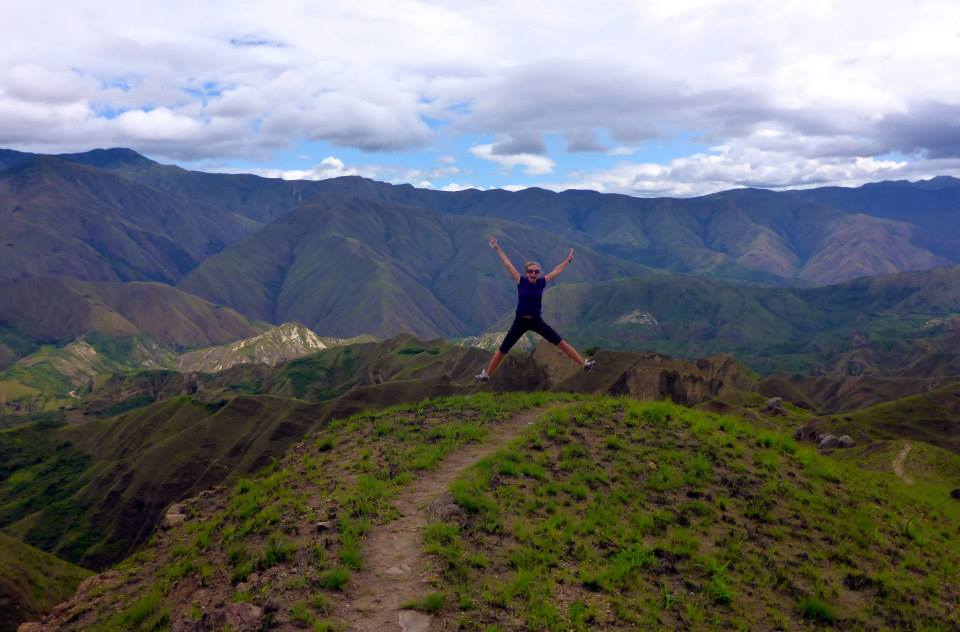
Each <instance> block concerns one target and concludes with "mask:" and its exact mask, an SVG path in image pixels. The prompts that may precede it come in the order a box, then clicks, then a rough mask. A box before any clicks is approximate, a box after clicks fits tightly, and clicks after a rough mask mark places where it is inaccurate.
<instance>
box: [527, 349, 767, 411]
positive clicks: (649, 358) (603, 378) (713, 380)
mask: <svg viewBox="0 0 960 632" xmlns="http://www.w3.org/2000/svg"><path fill="white" fill-rule="evenodd" d="M594 359H595V360H596V361H597V364H596V366H595V368H594V369H593V371H591V372H590V373H589V374H584V373H583V371H582V369H581V368H580V367H578V366H577V365H576V364H575V363H574V362H572V361H571V360H570V358H568V357H567V356H566V355H564V354H563V353H562V352H561V351H559V350H558V349H557V348H556V347H554V346H553V345H549V344H541V345H540V346H538V347H537V349H536V351H535V352H534V353H533V356H532V358H531V360H532V363H533V365H534V367H531V370H532V371H537V372H539V374H540V375H542V378H543V379H544V381H545V382H546V383H545V384H543V385H542V386H543V387H545V388H548V389H550V390H567V391H575V392H582V393H609V394H611V395H625V396H629V397H634V398H636V399H669V400H671V401H674V402H676V403H678V404H684V405H688V406H692V405H696V404H699V403H702V402H705V401H708V400H710V399H713V398H715V397H718V396H721V395H723V394H726V393H729V392H732V391H739V390H749V389H750V388H751V386H752V385H753V381H752V379H751V378H750V377H749V375H748V373H747V372H746V370H745V369H744V368H743V367H742V366H741V365H740V364H739V363H737V362H736V361H735V360H734V359H733V358H732V357H730V356H725V355H716V356H711V357H709V358H701V359H698V360H684V359H680V358H672V357H670V356H667V355H663V354H661V353H654V352H647V353H627V352H614V351H604V350H600V351H598V352H597V353H596V355H595V356H594Z"/></svg>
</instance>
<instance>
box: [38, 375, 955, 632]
mask: <svg viewBox="0 0 960 632" xmlns="http://www.w3.org/2000/svg"><path fill="white" fill-rule="evenodd" d="M518 415H532V417H530V419H532V423H529V424H528V423H527V422H526V421H524V420H525V419H527V418H526V417H522V418H519V419H520V420H521V421H523V423H522V424H520V425H519V426H515V427H514V428H515V432H514V434H513V435H511V437H512V442H509V443H504V444H503V445H505V447H503V448H502V449H499V450H496V451H493V452H491V453H490V454H489V455H487V456H486V457H485V458H482V459H481V460H479V461H478V462H476V463H475V464H473V465H469V462H468V461H467V460H465V458H464V456H463V455H464V454H466V453H469V452H470V451H471V450H473V451H474V453H475V455H476V454H479V453H478V452H477V450H479V449H480V448H481V447H482V446H483V445H484V444H490V443H491V442H492V441H494V438H495V437H500V439H503V437H504V432H505V429H507V428H511V427H512V426H510V424H511V423H514V424H515V423H517V422H516V421H515V420H517V419H518ZM511 420H514V421H511ZM781 423H782V422H779V421H777V419H775V418H757V419H755V420H753V421H748V420H744V419H738V418H735V417H732V416H724V415H718V414H715V413H712V412H708V411H702V410H696V409H691V408H686V407H682V406H678V405H675V404H669V403H665V402H639V401H636V400H631V399H625V398H611V397H605V396H571V395H561V394H548V393H528V394H497V395H492V394H487V393H484V394H478V395H474V396H468V397H453V398H441V399H434V400H427V401H424V402H421V403H419V404H415V405H403V406H399V407H393V408H390V409H387V410H382V411H379V412H368V413H361V414H358V415H355V416H352V417H349V418H346V419H343V420H340V421H337V422H334V423H332V424H330V425H329V426H328V427H326V428H323V429H321V430H320V431H318V432H317V433H315V434H313V435H311V436H309V437H307V439H306V440H304V441H303V442H301V443H299V444H297V445H295V446H293V447H292V448H291V449H290V450H289V451H288V452H287V453H286V455H285V456H284V457H283V458H282V459H280V460H278V461H276V462H275V463H274V464H272V465H271V466H269V467H267V468H266V469H264V470H263V471H261V472H260V473H259V474H257V475H255V476H253V477H250V478H243V479H240V480H238V481H237V482H236V483H235V484H233V485H232V487H230V488H220V489H217V490H213V491H209V492H205V493H203V494H201V495H200V496H198V497H195V498H193V499H190V500H188V501H185V502H183V503H180V504H178V506H176V507H175V508H171V509H170V510H169V511H168V517H169V515H170V514H171V513H176V514H178V515H180V516H181V517H182V518H181V519H182V520H183V522H182V524H179V525H178V526H173V527H172V528H171V529H169V530H166V531H161V532H158V533H157V534H156V535H155V536H154V538H153V539H152V540H151V542H150V544H149V545H148V546H147V547H146V548H144V549H143V550H141V551H140V552H139V553H137V554H136V555H134V556H133V557H132V558H130V559H128V560H127V561H126V562H124V563H123V564H122V565H120V566H119V567H117V568H116V569H114V570H113V571H110V572H108V573H106V574H104V575H101V576H100V577H99V578H98V580H97V581H96V582H94V583H93V585H95V586H98V588H95V589H91V590H89V591H87V592H86V593H84V594H83V595H79V596H78V597H77V598H76V599H75V600H74V601H72V602H70V604H68V606H66V607H65V608H64V609H62V610H61V612H60V613H59V614H58V615H56V616H55V617H53V618H50V619H48V620H46V621H45V624H46V625H59V626H62V628H63V629H84V628H88V627H91V626H95V627H97V628H100V629H107V630H110V629H116V630H121V629H122V630H130V629H141V630H152V629H163V628H165V627H167V626H170V625H175V626H178V627H179V626H189V625H201V626H213V627H216V626H222V625H224V624H225V623H224V622H226V621H228V620H231V619H230V617H231V616H233V617H236V616H240V615H239V614H238V613H245V614H244V616H249V617H253V619H252V620H254V623H253V624H251V625H254V624H255V625H273V624H276V625H280V626H287V625H293V626H297V627H311V628H313V629H315V630H330V629H340V628H342V627H343V626H344V625H346V624H347V623H351V622H355V621H357V617H363V616H366V615H365V614H364V613H362V612H357V611H356V610H355V607H356V604H359V603H365V601H364V600H368V599H371V598H373V597H372V596H371V593H370V591H371V590H374V588H376V587H377V586H378V585H379V584H378V583H377V582H378V581H379V580H378V579H377V578H378V577H379V576H381V575H384V573H383V572H382V571H383V569H382V568H377V567H376V564H378V562H377V560H378V559H379V557H378V556H381V555H382V554H383V551H378V550H377V549H376V543H377V542H378V541H379V539H380V536H381V535H382V534H383V532H384V530H389V529H390V528H391V525H392V524H401V523H403V521H405V520H410V519H411V515H410V513H411V510H410V507H411V505H410V501H409V495H410V494H411V493H414V491H415V490H420V491H421V492H422V491H423V490H424V489H426V488H425V487H424V485H425V483H424V482H425V481H426V482H429V481H431V480H433V481H434V482H436V481H439V480H443V481H445V483H444V485H443V486H440V487H436V488H435V489H433V490H432V492H431V493H433V494H434V495H435V497H433V499H432V500H431V501H430V502H429V503H428V505H427V506H426V508H425V509H423V508H422V507H420V505H417V507H418V509H416V511H415V512H414V513H415V514H416V513H417V512H419V511H420V510H421V509H423V515H422V516H417V515H414V516H413V518H418V517H419V518H420V519H421V520H422V524H423V526H424V529H423V532H422V535H423V537H422V539H418V540H417V542H418V543H419V544H418V547H417V548H418V550H417V551H415V552H412V553H411V555H413V557H416V558H417V559H420V560H422V561H423V563H424V564H425V566H423V567H422V568H420V567H418V568H416V569H415V570H414V571H413V572H412V573H410V574H409V576H410V577H411V578H412V579H409V580H407V579H403V578H402V577H401V578H400V579H398V580H397V582H398V583H395V584H389V586H390V587H391V588H390V590H391V591H393V592H397V593H401V594H406V593H404V588H403V587H404V586H406V585H407V584H408V583H409V582H420V583H417V584H416V586H417V590H418V592H417V593H416V594H415V596H414V597H413V598H410V599H407V600H406V601H404V602H403V603H402V604H401V607H402V608H403V610H401V612H407V613H409V612H411V611H414V610H419V611H421V612H422V613H425V614H428V615H429V616H431V617H432V619H433V626H434V627H433V628H431V629H466V630H487V631H492V630H519V629H535V630H590V629H624V630H627V629H637V628H638V627H663V628H676V627H683V628H704V627H713V626H716V627H735V628H740V629H757V628H758V627H759V628H764V629H774V628H778V627H779V628H788V629H805V628H813V627H819V626H825V625H835V626H839V627H847V628H855V629H856V628H888V627H894V628H898V629H949V628H950V626H952V625H953V624H954V622H955V621H956V617H957V607H958V606H957V604H958V599H960V586H958V584H957V581H956V577H957V576H958V574H960V559H958V555H957V550H958V546H957V544H958V540H960V502H957V501H956V500H953V499H951V498H950V496H949V492H950V487H951V485H950V483H951V481H950V477H951V476H955V475H956V473H957V472H960V470H958V469H957V463H958V461H960V459H958V457H957V456H956V455H954V454H950V453H946V452H944V451H939V452H937V453H936V458H937V459H939V460H941V462H940V466H942V467H943V469H942V471H943V472H951V474H949V475H944V476H939V477H919V478H917V480H915V481H911V484H907V483H906V482H904V481H903V480H901V479H900V478H897V476H895V475H894V474H892V473H891V472H890V469H889V464H887V467H885V468H874V469H865V468H863V467H861V466H860V465H859V464H858V462H857V461H855V460H850V459H835V458H833V457H831V456H824V455H820V454H818V453H816V452H815V451H813V450H812V449H810V448H808V447H806V446H803V445H798V444H797V442H795V441H794V440H793V439H792V438H791V436H790V433H789V432H788V431H787V430H786V429H785V428H782V427H781ZM498 445H500V444H498ZM461 462H462V463H463V464H464V465H463V467H460V469H451V468H456V467H459V466H458V465H457V464H458V463H461ZM931 464H933V461H928V462H925V465H926V466H928V467H929V466H931ZM875 465H876V464H872V465H871V467H873V466H875ZM911 467H912V466H911ZM876 469H883V470H885V471H876ZM453 471H456V473H457V476H455V477H452V478H450V479H449V481H447V479H445V478H444V477H443V476H441V474H444V473H450V472H453ZM438 477H439V478H438ZM952 483H953V486H956V485H957V484H958V483H960V481H956V480H954V481H952ZM418 493H419V492H418ZM418 498H420V501H418V503H421V501H423V502H425V501H426V500H427V498H426V497H425V496H418ZM421 504H422V503H421ZM179 521H180V519H178V520H177V522H179ZM388 548H389V547H388ZM392 571H393V569H387V574H389V573H390V572H392ZM399 573H400V574H401V575H402V573H403V571H402V570H401V571H399ZM421 577H423V578H425V579H424V580H422V581H421V579H420V578H421ZM393 586H396V587H397V588H395V589H394V588H392V587H393ZM374 596H375V595H374ZM383 598H384V599H389V595H387V596H384V597H383ZM233 620H236V619H233ZM394 620H395V619H394Z"/></svg>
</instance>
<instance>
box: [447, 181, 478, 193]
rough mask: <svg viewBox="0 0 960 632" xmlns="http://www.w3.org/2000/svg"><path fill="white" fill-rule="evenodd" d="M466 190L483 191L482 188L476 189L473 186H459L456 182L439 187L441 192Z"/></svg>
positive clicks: (476, 187)
mask: <svg viewBox="0 0 960 632" xmlns="http://www.w3.org/2000/svg"><path fill="white" fill-rule="evenodd" d="M467 189H478V190H480V191H483V187H478V186H476V185H473V184H460V183H458V182H451V183H450V184H445V185H444V186H442V187H440V190H441V191H466V190H467Z"/></svg>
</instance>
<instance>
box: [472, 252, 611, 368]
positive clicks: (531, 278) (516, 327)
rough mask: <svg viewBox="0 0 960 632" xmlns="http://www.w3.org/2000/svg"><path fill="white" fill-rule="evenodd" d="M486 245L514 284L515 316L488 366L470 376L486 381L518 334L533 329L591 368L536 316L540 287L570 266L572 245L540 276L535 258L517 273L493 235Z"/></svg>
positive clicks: (541, 289)
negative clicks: (515, 291) (557, 262)
mask: <svg viewBox="0 0 960 632" xmlns="http://www.w3.org/2000/svg"><path fill="white" fill-rule="evenodd" d="M490 247H491V248H493V249H494V250H495V251H496V252H497V256H498V257H500V262H501V263H503V267H504V268H506V269H507V272H508V273H509V274H510V276H512V277H513V280H514V281H515V282H516V283H517V315H516V318H514V319H513V325H511V326H510V331H508V332H507V335H506V336H504V338H503V342H502V343H500V349H499V351H497V352H496V353H495V354H493V358H491V359H490V364H489V366H487V368H485V369H483V370H481V371H480V373H478V374H477V375H475V376H474V377H475V378H476V380H477V381H478V382H486V381H487V380H489V379H490V376H491V375H493V372H494V371H496V370H497V367H498V366H499V365H500V363H501V362H503V359H504V358H505V357H507V354H508V353H510V348H511V347H513V345H515V344H516V343H517V341H518V340H520V336H522V335H523V334H525V333H527V332H528V331H535V332H537V333H538V334H540V335H541V336H543V337H544V338H546V339H547V340H548V341H549V342H551V343H553V344H555V345H556V346H557V348H558V349H560V350H561V351H563V352H564V353H566V354H567V355H568V356H570V359H571V360H573V361H574V362H576V363H577V364H579V365H580V366H581V367H583V370H584V371H589V370H590V369H592V368H593V365H594V364H595V362H594V361H593V360H584V359H583V358H581V357H580V354H579V353H577V350H576V349H574V348H573V347H571V346H570V344H569V343H568V342H566V341H565V340H564V339H563V338H561V337H560V334H558V333H557V332H555V331H554V330H553V328H552V327H551V326H550V325H548V324H547V323H545V322H543V319H542V318H540V299H541V298H542V297H543V290H544V288H545V287H546V286H547V281H553V280H554V279H555V278H556V277H557V275H558V274H560V273H561V272H563V271H564V270H565V269H566V268H567V266H568V265H570V262H571V261H573V248H571V249H570V254H568V255H567V258H566V259H564V260H563V262H562V263H561V264H560V265H558V266H557V267H556V268H554V269H553V271H551V272H550V273H549V274H547V276H545V277H544V276H541V273H542V272H543V271H542V270H541V269H540V264H539V263H537V262H536V261H528V262H526V263H525V264H524V265H523V276H520V273H519V272H517V269H516V268H515V267H513V264H512V263H510V259H509V258H507V255H506V254H504V252H503V250H502V249H501V248H500V244H498V243H497V238H496V237H491V238H490Z"/></svg>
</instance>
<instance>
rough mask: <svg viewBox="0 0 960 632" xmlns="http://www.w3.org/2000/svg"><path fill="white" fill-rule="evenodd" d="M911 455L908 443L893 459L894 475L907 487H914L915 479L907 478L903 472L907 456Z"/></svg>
mask: <svg viewBox="0 0 960 632" xmlns="http://www.w3.org/2000/svg"><path fill="white" fill-rule="evenodd" d="M908 454H910V444H909V443H907V444H905V445H904V446H903V448H902V449H901V450H900V452H898V453H897V456H895V457H894V459H893V463H892V465H893V473H894V474H896V475H897V477H898V478H899V479H900V480H902V481H903V482H904V483H906V484H907V485H913V479H912V478H910V477H909V476H907V475H906V474H905V473H904V471H903V462H904V461H905V460H906V458H907V455H908Z"/></svg>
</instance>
